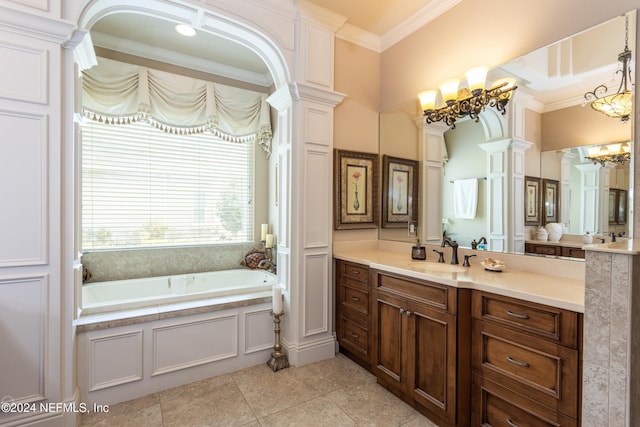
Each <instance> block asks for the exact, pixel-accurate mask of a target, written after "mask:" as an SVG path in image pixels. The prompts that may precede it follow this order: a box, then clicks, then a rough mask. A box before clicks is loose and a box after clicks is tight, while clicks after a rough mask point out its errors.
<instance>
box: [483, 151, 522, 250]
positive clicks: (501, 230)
mask: <svg viewBox="0 0 640 427" xmlns="http://www.w3.org/2000/svg"><path fill="white" fill-rule="evenodd" d="M532 145H533V144H532V143H531V142H527V141H519V140H513V139H510V138H509V139H503V140H500V141H493V142H487V143H485V144H480V147H481V148H482V149H483V150H485V151H486V152H487V194H486V206H487V236H486V237H487V243H488V245H489V250H491V251H496V252H504V251H507V252H514V253H524V241H525V240H526V239H525V227H524V176H525V170H524V165H525V162H524V155H525V154H524V153H525V151H526V150H527V149H528V148H529V147H531V146H532Z"/></svg>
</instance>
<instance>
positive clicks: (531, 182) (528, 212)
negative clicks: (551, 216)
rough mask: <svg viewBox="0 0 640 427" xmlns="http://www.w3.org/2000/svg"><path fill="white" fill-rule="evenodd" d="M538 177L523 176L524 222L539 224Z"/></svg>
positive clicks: (539, 193) (539, 187) (539, 188)
mask: <svg viewBox="0 0 640 427" xmlns="http://www.w3.org/2000/svg"><path fill="white" fill-rule="evenodd" d="M540 190H541V186H540V178H534V177H531V176H525V177H524V223H525V225H540V224H541V223H542V221H541V218H540V212H541V211H540V195H541V191H540Z"/></svg>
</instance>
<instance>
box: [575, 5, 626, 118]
mask: <svg viewBox="0 0 640 427" xmlns="http://www.w3.org/2000/svg"><path fill="white" fill-rule="evenodd" d="M624 26H625V35H624V50H623V51H622V52H621V53H620V54H619V55H618V62H620V64H621V68H619V69H618V70H617V71H616V74H618V73H619V74H621V75H622V80H621V81H620V86H619V87H618V91H617V92H616V93H613V94H611V95H607V90H608V88H607V86H606V85H605V84H601V85H600V86H598V87H596V88H595V89H594V90H593V91H591V92H587V93H585V94H584V101H585V103H587V102H589V101H591V108H593V109H594V110H596V111H599V112H601V113H602V114H604V115H605V116H607V117H612V118H615V119H620V120H621V121H622V122H623V123H625V122H628V121H629V118H630V117H631V110H632V107H633V93H632V92H631V86H632V83H631V67H630V66H629V65H630V63H631V51H630V50H629V17H628V16H626V15H625V22H624Z"/></svg>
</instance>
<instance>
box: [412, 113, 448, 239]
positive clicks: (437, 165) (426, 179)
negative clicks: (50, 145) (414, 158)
mask: <svg viewBox="0 0 640 427" xmlns="http://www.w3.org/2000/svg"><path fill="white" fill-rule="evenodd" d="M416 126H418V129H419V138H420V141H419V154H418V155H419V158H418V160H419V161H420V166H421V170H420V187H421V188H422V189H423V190H422V192H421V193H422V199H421V200H420V215H419V217H420V223H419V230H421V232H422V233H421V236H420V239H421V240H422V241H426V242H430V243H440V241H441V239H442V179H443V178H442V177H443V166H444V164H443V157H442V156H443V153H442V151H443V150H442V148H443V147H444V133H445V132H446V131H447V130H449V126H447V125H445V124H444V123H440V122H438V123H431V124H427V123H426V121H425V119H424V117H418V118H416ZM427 188H432V189H437V191H435V190H434V191H425V190H424V189H427Z"/></svg>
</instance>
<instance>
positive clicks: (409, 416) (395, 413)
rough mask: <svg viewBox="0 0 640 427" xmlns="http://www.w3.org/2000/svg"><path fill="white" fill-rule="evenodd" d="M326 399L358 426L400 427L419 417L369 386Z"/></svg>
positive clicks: (338, 392) (375, 386)
mask: <svg viewBox="0 0 640 427" xmlns="http://www.w3.org/2000/svg"><path fill="white" fill-rule="evenodd" d="M327 396H328V397H329V398H330V399H331V400H332V401H333V402H335V403H336V404H337V405H338V406H339V407H340V408H341V409H342V410H343V411H344V412H345V413H346V414H347V415H348V416H349V417H350V418H351V419H353V420H354V421H355V422H356V424H358V425H359V426H385V427H389V426H401V425H403V424H405V423H407V422H409V421H411V420H413V419H415V418H416V417H417V416H421V415H420V414H419V413H418V412H417V411H416V410H414V409H413V408H411V407H410V406H409V405H407V404H406V403H404V402H402V401H401V400H400V399H398V398H397V397H395V396H394V395H392V394H391V393H389V392H388V391H387V390H385V389H384V388H382V387H381V386H379V385H378V384H374V383H370V382H365V383H357V384H353V385H350V386H347V387H345V388H342V389H340V390H336V391H334V392H331V393H329V394H328V395H327Z"/></svg>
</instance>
